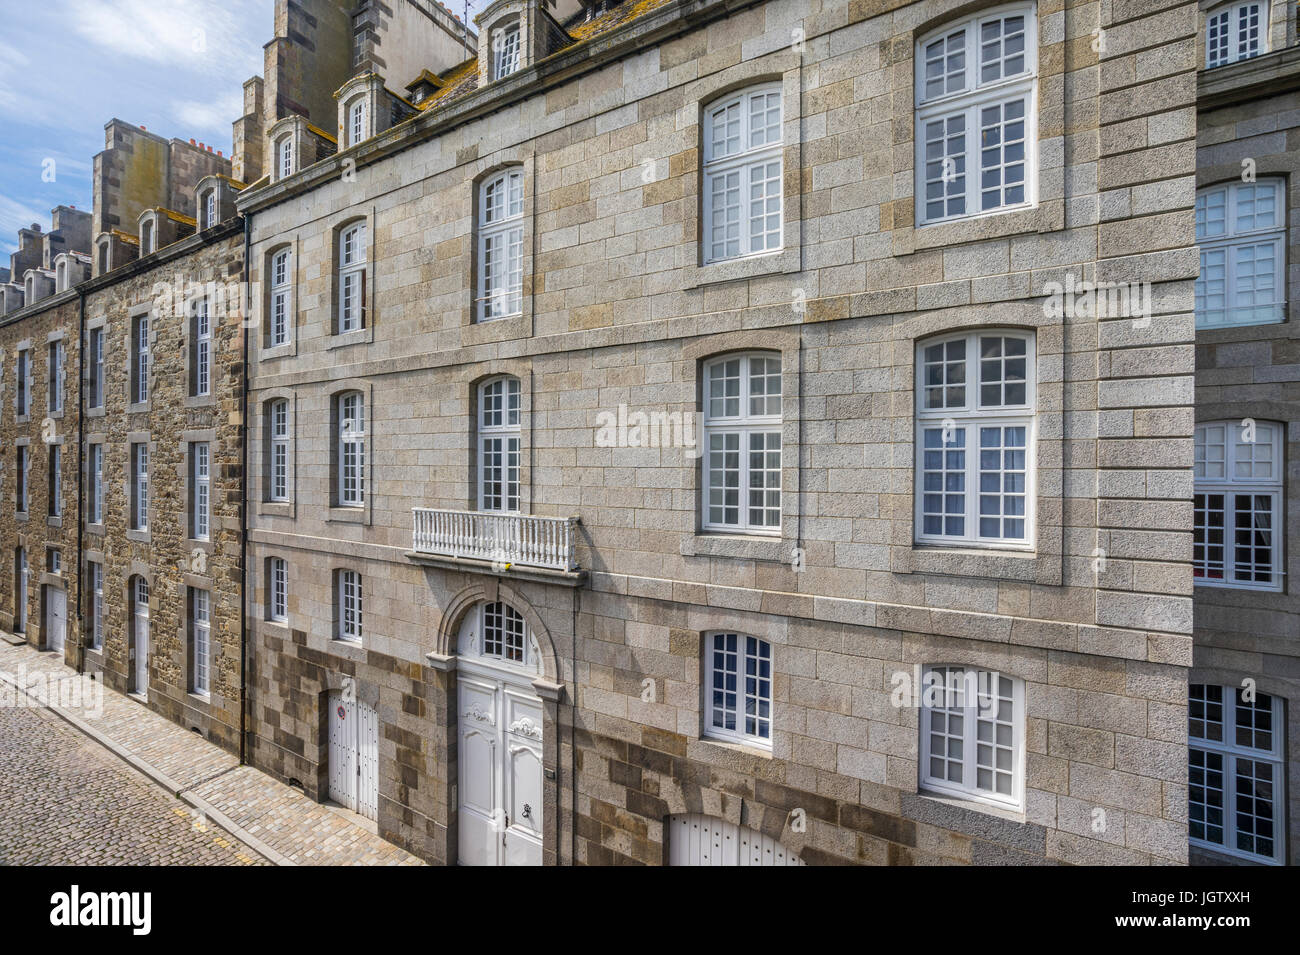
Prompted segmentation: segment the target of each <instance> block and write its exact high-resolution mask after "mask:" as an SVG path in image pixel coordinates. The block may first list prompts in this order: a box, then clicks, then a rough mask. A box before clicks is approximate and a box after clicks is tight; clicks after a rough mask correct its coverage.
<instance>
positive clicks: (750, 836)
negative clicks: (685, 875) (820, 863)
mask: <svg viewBox="0 0 1300 955" xmlns="http://www.w3.org/2000/svg"><path fill="white" fill-rule="evenodd" d="M665 835H666V837H667V839H668V864H669V865H767V866H787V865H788V866H800V865H803V864H804V862H803V860H801V859H800V858H799V857H798V856H796V855H795V854H794V853H792V852H791V851H790V850H789V849H787V848H786V847H785V846H783V845H782V844H781V843H779V842H777V841H776V840H775V839H773V838H772V837H771V836H765V835H763V834H762V833H761V832H758V831H757V830H754V829H750V828H748V827H747V826H738V825H736V824H735V823H733V822H727V821H726V820H725V819H718V818H716V817H713V816H705V815H701V814H699V813H690V814H686V815H680V816H669V817H668V821H667V824H666V825H665Z"/></svg>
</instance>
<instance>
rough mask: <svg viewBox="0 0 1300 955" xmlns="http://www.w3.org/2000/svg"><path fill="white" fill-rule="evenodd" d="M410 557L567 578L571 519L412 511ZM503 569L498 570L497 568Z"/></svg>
mask: <svg viewBox="0 0 1300 955" xmlns="http://www.w3.org/2000/svg"><path fill="white" fill-rule="evenodd" d="M414 515H415V533H414V536H413V540H414V546H413V548H412V549H413V550H414V552H415V553H416V554H427V555H430V556H434V557H446V558H451V559H452V560H481V561H490V562H491V563H492V564H493V565H518V566H519V567H539V568H543V569H545V570H558V571H561V572H563V573H572V572H574V571H576V570H577V569H578V563H577V561H576V560H575V559H574V555H573V545H574V537H575V534H574V527H575V526H576V525H577V523H578V519H577V518H576V517H531V516H526V515H522V514H494V513H491V512H486V513H485V512H482V511H437V510H432V509H430V508H426V507H417V508H415V509H414ZM499 569H502V570H504V566H503V567H501V568H499Z"/></svg>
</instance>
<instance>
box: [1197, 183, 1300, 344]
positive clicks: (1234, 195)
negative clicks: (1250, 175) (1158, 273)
mask: <svg viewBox="0 0 1300 955" xmlns="http://www.w3.org/2000/svg"><path fill="white" fill-rule="evenodd" d="M1285 209H1286V201H1285V197H1284V194H1283V191H1282V185H1281V180H1279V179H1260V180H1258V181H1256V182H1250V183H1246V182H1242V183H1228V184H1227V185H1222V186H1215V187H1212V188H1209V189H1203V190H1201V192H1200V193H1199V194H1198V195H1197V197H1196V241H1197V244H1198V245H1199V246H1200V248H1201V274H1200V275H1199V276H1198V277H1197V279H1196V327H1197V328H1224V327H1229V326H1237V325H1267V324H1272V323H1275V322H1281V321H1285V320H1286V315H1285V304H1286V293H1285V286H1286V282H1285V275H1286V225H1285Z"/></svg>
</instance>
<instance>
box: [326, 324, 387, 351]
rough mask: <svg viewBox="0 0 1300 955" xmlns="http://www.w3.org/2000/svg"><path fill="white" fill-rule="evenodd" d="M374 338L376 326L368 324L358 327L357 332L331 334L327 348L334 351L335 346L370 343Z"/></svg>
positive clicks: (344, 346) (343, 346)
mask: <svg viewBox="0 0 1300 955" xmlns="http://www.w3.org/2000/svg"><path fill="white" fill-rule="evenodd" d="M374 340H375V327H374V326H373V325H367V326H366V327H365V328H358V329H357V330H356V331H355V332H337V333H335V334H333V335H331V336H330V337H329V339H328V342H327V344H326V345H325V350H326V351H332V350H333V349H335V348H347V347H349V346H351V345H368V344H370V343H371V342H373V341H374Z"/></svg>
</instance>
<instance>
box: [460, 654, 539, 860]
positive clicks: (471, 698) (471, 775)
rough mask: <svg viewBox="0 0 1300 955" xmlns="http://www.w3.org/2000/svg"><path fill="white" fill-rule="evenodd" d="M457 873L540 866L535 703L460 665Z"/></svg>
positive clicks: (504, 682) (521, 685) (520, 685)
mask: <svg viewBox="0 0 1300 955" xmlns="http://www.w3.org/2000/svg"><path fill="white" fill-rule="evenodd" d="M458 679H459V683H460V697H459V704H460V705H459V707H458V709H457V721H458V723H459V725H460V748H459V751H458V754H457V758H458V762H459V767H460V770H459V776H460V781H459V786H458V787H457V788H458V791H459V793H460V813H459V815H458V818H457V824H458V826H459V830H460V863H461V865H541V864H542V701H541V700H539V699H538V698H537V696H536V695H535V694H533V692H532V687H531V686H529V684H528V683H527V682H526V681H523V680H519V679H512V675H503V674H497V673H494V672H492V671H491V670H490V669H488V668H486V667H484V668H477V667H476V668H473V669H467V668H466V667H465V666H464V665H462V667H461V669H460V671H459V674H458Z"/></svg>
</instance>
